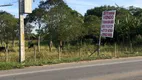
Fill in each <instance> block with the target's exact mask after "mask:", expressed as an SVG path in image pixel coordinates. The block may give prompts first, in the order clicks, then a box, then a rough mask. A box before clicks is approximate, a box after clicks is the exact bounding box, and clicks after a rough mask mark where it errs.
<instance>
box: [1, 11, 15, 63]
mask: <svg viewBox="0 0 142 80" xmlns="http://www.w3.org/2000/svg"><path fill="white" fill-rule="evenodd" d="M17 27H18V26H17V19H16V18H15V17H14V16H13V15H11V14H10V13H7V12H5V11H1V12H0V37H1V38H0V39H1V42H4V43H5V44H6V61H8V48H9V42H10V40H13V43H14V40H15V37H16V34H17V32H18V28H17Z"/></svg>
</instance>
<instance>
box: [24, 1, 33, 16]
mask: <svg viewBox="0 0 142 80" xmlns="http://www.w3.org/2000/svg"><path fill="white" fill-rule="evenodd" d="M32 2H33V0H24V13H32Z"/></svg>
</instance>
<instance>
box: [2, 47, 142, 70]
mask: <svg viewBox="0 0 142 80" xmlns="http://www.w3.org/2000/svg"><path fill="white" fill-rule="evenodd" d="M95 48H96V46H93V45H83V46H81V47H80V48H79V47H78V46H68V47H65V48H64V50H63V52H62V53H61V54H60V55H61V56H60V57H61V59H60V60H59V56H58V52H57V49H56V48H53V49H52V52H49V48H48V46H47V45H46V46H45V45H44V46H43V45H42V46H41V52H40V53H38V52H37V51H36V53H37V54H36V55H37V56H36V60H35V58H34V49H28V48H27V47H26V61H25V62H24V64H20V63H18V47H14V49H13V50H11V51H10V52H9V57H8V58H9V59H8V62H5V54H4V53H3V52H1V53H0V70H7V69H16V68H24V67H29V66H43V65H51V64H59V63H69V62H78V61H90V60H98V59H111V58H114V57H115V58H120V57H134V56H142V48H141V47H140V46H139V47H137V46H135V47H133V48H130V47H129V46H122V45H117V46H116V48H115V46H114V45H105V46H101V53H100V55H99V56H98V55H97V54H96V53H94V54H93V55H92V56H91V57H88V56H89V55H90V54H91V53H92V52H93V50H94V49H95Z"/></svg>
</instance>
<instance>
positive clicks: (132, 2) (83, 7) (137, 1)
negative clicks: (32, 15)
mask: <svg viewBox="0 0 142 80" xmlns="http://www.w3.org/2000/svg"><path fill="white" fill-rule="evenodd" d="M39 1H40V0H35V2H34V3H33V9H35V8H36V7H38V5H39ZM64 1H65V2H66V3H67V4H68V5H69V7H71V8H72V9H73V10H76V11H78V12H79V13H81V14H82V15H84V14H85V12H86V11H87V10H88V9H91V8H94V7H98V6H103V5H113V6H115V3H116V4H117V5H119V6H123V7H126V8H127V7H128V6H135V7H141V8H142V0H64ZM9 3H11V4H13V6H9V7H0V10H4V11H7V12H9V13H11V14H13V15H15V17H18V0H1V1H0V5H3V4H9Z"/></svg>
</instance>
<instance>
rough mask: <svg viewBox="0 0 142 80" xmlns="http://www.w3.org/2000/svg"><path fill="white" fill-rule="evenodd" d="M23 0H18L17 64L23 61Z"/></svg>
mask: <svg viewBox="0 0 142 80" xmlns="http://www.w3.org/2000/svg"><path fill="white" fill-rule="evenodd" d="M23 1H24V0H19V62H20V63H22V62H23V61H25V37H24V16H23V14H24V13H23V9H24V6H23V4H24V2H23Z"/></svg>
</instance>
